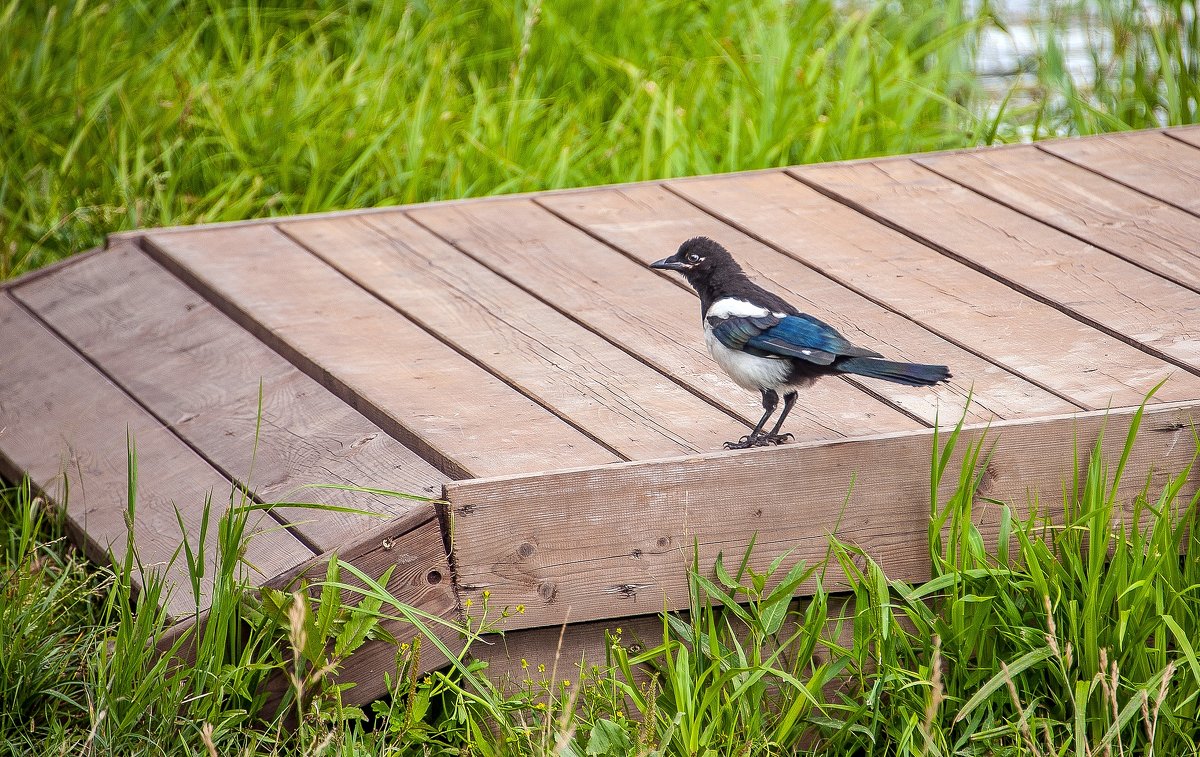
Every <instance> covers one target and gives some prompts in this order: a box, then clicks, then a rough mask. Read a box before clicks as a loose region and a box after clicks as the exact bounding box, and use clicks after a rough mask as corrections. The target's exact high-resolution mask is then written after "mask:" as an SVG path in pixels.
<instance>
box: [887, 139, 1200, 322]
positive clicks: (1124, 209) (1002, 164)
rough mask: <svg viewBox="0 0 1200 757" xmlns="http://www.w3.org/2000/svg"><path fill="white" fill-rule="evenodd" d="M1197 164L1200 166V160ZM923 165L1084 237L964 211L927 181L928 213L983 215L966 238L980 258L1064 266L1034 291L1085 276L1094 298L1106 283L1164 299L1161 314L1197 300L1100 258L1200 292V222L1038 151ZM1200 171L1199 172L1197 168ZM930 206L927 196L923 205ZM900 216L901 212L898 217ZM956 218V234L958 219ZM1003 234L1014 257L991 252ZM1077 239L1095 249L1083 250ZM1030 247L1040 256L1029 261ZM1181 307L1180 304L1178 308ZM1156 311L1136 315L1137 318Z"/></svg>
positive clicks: (1043, 270) (965, 205)
mask: <svg viewBox="0 0 1200 757" xmlns="http://www.w3.org/2000/svg"><path fill="white" fill-rule="evenodd" d="M1196 155H1197V158H1198V159H1200V150H1197V151H1196ZM916 162H917V163H919V164H920V165H923V166H925V167H926V168H929V169H932V170H933V171H935V172H937V173H938V174H940V175H942V176H944V177H946V178H948V179H950V180H952V181H954V182H957V183H959V184H962V185H963V186H966V187H969V188H970V189H972V190H974V191H976V192H978V193H979V194H981V195H984V196H986V197H989V198H991V199H993V200H996V201H997V202H1000V203H1003V204H1005V205H1007V206H1009V207H1011V208H1014V209H1015V210H1018V211H1020V212H1021V213H1024V214H1026V215H1028V216H1029V217H1031V218H1035V219H1037V220H1038V221H1041V222H1042V223H1043V224H1046V225H1048V226H1052V227H1054V228H1055V229H1058V230H1060V231H1064V232H1067V233H1068V234H1072V235H1074V236H1075V237H1078V239H1069V238H1067V237H1065V236H1063V235H1061V234H1054V233H1047V231H1046V230H1045V229H1043V228H1039V226H1037V225H1035V224H1031V223H1029V222H1028V221H1023V220H1020V219H1018V218H1015V217H1013V216H1012V215H1011V214H1009V213H1004V212H1003V211H998V210H995V209H994V208H992V207H991V206H990V205H980V204H978V203H976V204H972V203H969V202H962V201H961V198H959V197H957V196H956V195H957V193H956V192H953V191H948V190H944V188H942V187H940V186H938V185H936V184H929V185H927V184H925V183H924V182H923V181H922V182H921V184H920V186H921V188H922V189H925V188H926V187H928V191H929V192H930V193H932V194H933V195H934V196H935V197H937V198H938V199H937V201H936V202H934V203H931V204H932V205H933V209H936V208H939V207H941V203H943V202H944V203H947V204H952V205H954V206H955V207H957V208H960V209H961V211H962V212H971V211H972V210H976V211H977V212H979V213H980V216H979V217H978V221H977V224H976V227H974V228H966V229H963V230H962V231H961V233H960V234H959V236H966V235H968V234H973V235H975V236H977V237H982V238H981V239H980V242H981V244H980V245H979V247H978V257H980V258H983V257H984V256H987V258H988V259H989V260H995V261H1007V259H1009V258H1013V257H1015V258H1021V256H1022V255H1027V254H1032V252H1038V253H1042V254H1046V253H1047V252H1049V253H1050V254H1053V255H1057V256H1059V260H1060V261H1062V262H1061V263H1060V265H1059V266H1057V267H1055V268H1050V267H1049V266H1046V265H1044V264H1043V265H1041V266H1039V268H1038V270H1037V273H1039V274H1042V276H1041V277H1038V278H1035V279H1034V281H1040V279H1041V278H1043V277H1044V276H1045V275H1046V274H1048V273H1049V274H1052V275H1055V276H1058V275H1061V274H1060V273H1059V272H1060V271H1063V270H1064V269H1065V271H1067V272H1071V271H1075V270H1077V269H1079V274H1078V275H1080V276H1081V277H1082V276H1085V275H1086V276H1087V279H1085V281H1086V284H1087V286H1089V288H1090V291H1096V290H1095V287H1094V285H1093V283H1092V281H1091V278H1092V277H1093V276H1099V277H1101V278H1102V280H1103V281H1104V282H1105V283H1107V284H1108V286H1109V287H1112V286H1114V285H1117V286H1119V287H1120V288H1121V289H1122V290H1125V289H1127V287H1129V288H1132V289H1133V290H1134V291H1144V290H1150V291H1154V292H1156V293H1157V296H1156V297H1155V298H1154V299H1155V300H1159V299H1161V298H1166V299H1165V300H1164V301H1162V303H1161V304H1162V307H1163V308H1172V307H1174V306H1176V305H1177V304H1179V305H1180V306H1182V307H1184V308H1186V307H1188V301H1189V298H1192V299H1194V296H1195V295H1194V294H1192V295H1189V294H1188V293H1186V292H1179V291H1178V289H1177V288H1174V287H1164V286H1163V285H1162V283H1161V282H1159V281H1157V280H1155V279H1154V278H1151V277H1148V276H1147V274H1145V273H1143V272H1142V271H1140V270H1131V269H1130V268H1129V266H1125V265H1122V264H1121V263H1118V262H1115V261H1109V260H1107V259H1106V258H1105V256H1104V255H1101V254H1099V253H1098V251H1097V249H1096V248H1101V249H1103V250H1106V251H1107V252H1109V253H1112V255H1114V256H1117V257H1118V258H1121V259H1122V260H1127V261H1129V262H1130V263H1132V264H1134V265H1135V266H1138V267H1140V268H1142V269H1146V270H1148V271H1153V272H1154V273H1156V274H1158V275H1159V276H1161V277H1163V278H1166V279H1170V280H1173V281H1176V282H1179V283H1180V284H1182V285H1183V286H1185V287H1188V288H1190V289H1193V290H1200V250H1198V249H1197V247H1196V243H1195V240H1196V239H1200V217H1196V216H1194V215H1192V214H1190V213H1188V212H1186V211H1183V210H1180V209H1178V208H1174V207H1171V206H1170V205H1166V204H1164V203H1163V202H1162V201H1160V200H1156V199H1154V198H1152V197H1147V196H1146V195H1144V194H1142V193H1141V192H1138V191H1135V190H1133V189H1130V188H1128V187H1126V186H1123V185H1121V184H1118V183H1117V182H1115V181H1112V180H1111V179H1107V178H1105V177H1103V176H1099V175H1097V174H1095V173H1093V172H1091V171H1089V170H1087V169H1085V168H1080V167H1079V166H1076V165H1074V164H1073V163H1068V162H1066V161H1064V160H1062V159H1060V158H1057V157H1055V156H1053V155H1050V154H1048V153H1045V152H1042V151H1041V150H1038V149H1035V148H1033V147H1030V148H1029V149H1027V150H1006V151H1004V152H1002V153H999V154H996V155H991V154H989V153H986V152H978V153H972V154H970V155H958V156H954V157H947V158H933V159H928V160H926V159H920V158H918V159H917V161H916ZM1197 165H1198V166H1200V160H1197ZM902 171H903V173H902V176H901V177H899V178H900V179H901V180H902V181H905V183H906V184H907V183H909V182H910V181H911V179H905V178H903V177H905V176H909V175H910V174H909V172H908V171H907V169H906V167H902ZM922 178H923V177H922ZM924 196H925V194H924V193H922V194H921V197H924ZM913 199H914V200H918V199H919V198H913ZM933 209H931V210H930V212H933ZM897 212H898V213H899V212H901V211H899V209H898V210H897ZM952 218H955V224H954V225H955V226H957V218H956V217H953V216H952ZM993 223H994V224H995V226H996V230H993V231H991V234H990V235H988V234H983V233H980V232H979V229H978V226H979V225H984V224H986V225H988V227H989V228H991V227H992V224H993ZM1001 232H1003V233H1006V234H1008V235H1010V236H1011V237H1013V238H1012V239H1011V242H1010V247H1011V249H1007V248H1006V249H1002V250H1000V251H996V252H993V249H992V248H993V247H995V246H998V245H989V244H987V243H988V242H989V241H990V237H994V236H995V235H996V234H998V233H1001ZM1079 239H1082V240H1085V241H1086V242H1090V243H1091V244H1092V245H1095V246H1096V247H1095V248H1093V247H1091V246H1089V245H1087V244H1084V243H1081V242H1080V241H1079ZM1033 245H1036V247H1035V248H1034V249H1033V250H1032V251H1031V250H1030V247H1031V246H1033ZM1083 271H1087V272H1088V273H1087V274H1084V273H1083ZM1080 285H1081V286H1082V284H1080ZM1097 294H1100V292H1097ZM1173 300H1174V301H1173ZM1179 300H1182V302H1178V303H1177V302H1175V301H1179ZM1153 306H1154V305H1153V304H1150V305H1142V306H1141V308H1138V307H1137V306H1133V307H1131V308H1130V309H1131V310H1133V311H1135V312H1136V311H1138V310H1144V309H1145V308H1146V307H1153ZM1193 307H1194V306H1193Z"/></svg>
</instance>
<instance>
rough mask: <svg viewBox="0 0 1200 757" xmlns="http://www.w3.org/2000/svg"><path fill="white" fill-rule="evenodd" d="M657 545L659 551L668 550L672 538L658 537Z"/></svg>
mask: <svg viewBox="0 0 1200 757" xmlns="http://www.w3.org/2000/svg"><path fill="white" fill-rule="evenodd" d="M655 543H656V544H658V547H659V549H666V548H667V547H668V546H670V544H671V537H669V536H660V537H658V541H657V542H655Z"/></svg>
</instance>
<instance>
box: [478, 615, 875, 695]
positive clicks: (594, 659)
mask: <svg viewBox="0 0 1200 757" xmlns="http://www.w3.org/2000/svg"><path fill="white" fill-rule="evenodd" d="M810 601H811V600H810V599H809V598H807V597H805V598H802V599H797V600H794V601H793V602H792V605H791V609H790V612H789V614H788V616H787V617H786V618H785V620H784V623H783V625H782V626H781V628H780V630H779V632H778V637H777V638H783V639H786V638H788V637H789V636H790V635H791V634H793V633H795V632H796V631H797V630H799V626H798V624H799V622H800V621H801V620H803V618H804V613H805V612H806V610H807V608H808V605H809V603H810ZM827 611H828V615H827V617H826V623H825V633H824V634H823V636H822V638H823V639H825V640H827V641H828V642H829V643H831V644H837V645H838V646H841V647H846V648H848V647H850V646H852V645H853V643H854V597H853V596H852V595H847V594H834V595H830V596H829V597H828V604H827ZM679 615H680V616H681V617H682V619H683V620H684V621H685V622H686V621H687V619H688V613H687V612H680V613H679ZM733 628H734V629H735V633H739V638H742V639H743V640H744V639H745V638H746V637H747V636H748V634H747V633H745V631H746V630H747V629H746V627H745V626H744V625H742V624H741V623H740V621H737V620H734V621H733ZM610 639H611V640H612V641H613V642H619V643H620V645H621V646H622V647H623V648H624V649H625V651H626V652H627V653H628V654H629V655H630V657H633V656H635V655H638V654H641V653H642V652H644V651H645V650H647V649H652V648H654V647H656V646H658V645H660V644H662V640H663V615H662V613H661V612H660V613H657V614H654V615H638V616H634V617H627V618H611V619H608V620H597V621H592V622H590V623H569V624H567V625H565V626H557V627H556V626H548V627H546V628H526V629H522V630H518V631H509V632H508V633H505V634H495V635H489V636H486V637H484V639H483V641H484V642H486V643H485V644H477V645H476V646H472V647H471V655H472V656H473V657H475V658H477V659H481V660H485V661H486V662H487V663H488V667H487V675H488V678H490V679H491V680H492V681H494V682H496V683H498V684H499V685H500V686H501V688H502V689H503V690H505V691H508V692H510V693H515V692H519V691H528V690H532V691H534V692H540V691H542V690H544V688H545V687H546V686H548V685H550V684H551V683H553V684H555V685H561V682H562V681H563V680H564V679H566V680H570V681H572V682H576V681H583V680H584V677H585V676H587V677H590V678H593V679H595V678H596V677H597V673H598V672H599V673H600V674H603V672H605V671H608V670H609V666H608V651H609V649H608V644H609V640H610ZM774 649H775V647H772V646H768V647H767V654H770V653H771V652H773V651H774ZM813 657H814V659H815V660H816V661H818V662H823V661H827V660H828V659H829V651H828V649H826V648H822V647H821V646H820V645H818V646H817V648H816V649H815V650H814V652H813ZM779 663H780V665H779V666H780V667H781V668H783V669H784V670H791V669H792V666H793V665H794V664H795V660H794V658H792V657H791V656H790V655H788V654H786V653H785V654H783V655H781V656H780V660H779ZM597 669H598V670H597ZM633 672H634V675H635V676H637V680H636V681H635V683H636V684H638V685H640V684H642V683H643V682H646V683H648V682H649V680H650V677H651V674H652V671H651V670H649V669H648V668H647V667H645V666H635V667H634V669H633ZM827 693H828V692H827Z"/></svg>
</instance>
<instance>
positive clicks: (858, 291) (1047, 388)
mask: <svg viewBox="0 0 1200 757" xmlns="http://www.w3.org/2000/svg"><path fill="white" fill-rule="evenodd" d="M781 173H783V174H784V175H785V176H787V177H789V178H791V179H796V177H795V176H792V175H791V174H790V173H788V172H787V171H786V170H785V171H781ZM802 183H803V182H802ZM664 188H665V189H666V190H667V191H669V192H671V193H672V194H675V195H677V196H678V197H679V198H680V199H682V200H683V201H684V202H687V203H690V204H691V205H694V206H695V207H697V208H699V209H700V210H702V211H704V212H705V213H708V214H709V215H711V216H712V217H713V218H716V219H718V220H719V221H721V222H723V223H725V224H726V225H728V226H730V227H732V228H734V229H737V230H738V231H740V232H742V233H743V234H745V235H746V236H748V237H750V238H751V239H754V240H755V241H757V242H760V243H762V244H764V245H766V246H767V247H770V248H771V249H772V250H775V251H776V252H778V253H779V254H781V255H785V256H787V257H789V258H791V259H792V260H795V261H796V262H797V263H800V264H801V265H803V266H805V267H807V268H809V269H811V270H813V271H815V272H816V273H818V274H820V275H821V276H824V277H825V278H827V279H829V280H831V281H833V282H834V283H836V284H840V285H841V286H843V287H845V288H846V289H849V290H850V291H851V292H854V293H855V294H857V295H858V296H860V297H862V298H863V299H865V300H868V301H870V302H873V303H875V304H876V305H878V306H880V307H881V308H883V309H885V310H888V311H890V312H892V313H895V314H896V315H898V316H900V317H901V318H903V319H905V320H906V321H911V322H912V323H914V324H916V325H917V326H919V327H920V328H922V329H925V330H926V331H928V332H929V333H931V334H933V335H934V336H937V337H938V338H940V339H943V340H945V341H946V342H949V343H950V344H952V345H954V346H956V347H958V348H959V349H961V350H964V351H965V352H969V353H971V354H972V355H974V356H976V357H978V358H979V359H981V360H983V361H985V362H987V363H991V364H992V365H994V366H996V367H997V368H999V369H1000V370H1002V371H1006V372H1008V373H1011V374H1012V375H1014V376H1016V377H1017V378H1019V379H1021V380H1022V381H1026V382H1028V383H1030V384H1032V385H1033V386H1036V387H1037V388H1038V389H1041V390H1042V391H1045V392H1048V393H1050V394H1052V395H1054V396H1055V397H1058V398H1059V399H1061V400H1063V401H1064V402H1067V403H1069V404H1071V405H1074V406H1075V407H1077V408H1079V409H1081V410H1096V409H1097V408H1094V407H1092V406H1090V405H1087V404H1085V403H1083V402H1081V401H1079V400H1076V399H1074V398H1072V397H1069V396H1067V395H1066V394H1064V393H1063V392H1060V391H1058V390H1057V389H1054V388H1052V387H1050V386H1047V385H1045V384H1043V383H1042V382H1040V381H1038V380H1036V379H1034V378H1032V377H1030V376H1026V375H1025V374H1024V373H1023V372H1021V371H1019V370H1017V369H1015V368H1012V367H1010V366H1007V365H1004V364H1003V363H1001V362H999V361H998V360H996V359H994V358H992V357H990V356H988V355H986V354H984V353H982V352H980V351H979V350H977V349H975V348H974V347H972V346H971V345H969V344H967V343H965V342H961V341H959V340H958V339H955V338H954V337H952V336H950V335H948V334H944V333H942V332H941V331H940V330H938V329H936V328H934V327H933V326H930V325H929V324H927V323H923V322H921V321H919V320H917V319H916V318H913V317H912V316H910V315H909V314H908V313H905V312H904V311H902V310H899V309H897V308H895V307H893V306H892V305H891V304H889V303H888V302H887V301H886V300H881V299H879V298H878V297H875V296H873V295H871V294H870V293H869V292H866V291H865V290H863V289H860V288H859V287H856V286H854V284H853V283H851V282H850V281H847V280H844V279H843V278H841V277H839V276H835V275H833V274H831V273H829V272H827V271H823V270H821V269H820V268H817V267H815V266H813V265H810V264H809V263H808V262H807V261H805V260H803V259H801V258H799V257H797V256H795V255H793V254H791V253H790V252H788V251H787V250H785V249H784V248H782V247H780V246H779V245H777V244H775V243H774V242H772V241H771V240H769V239H767V238H766V237H763V236H762V235H760V234H758V233H757V232H755V231H754V230H753V229H751V228H749V227H748V226H744V225H742V224H739V223H737V222H736V221H734V220H732V219H730V218H727V217H726V216H724V215H723V214H721V213H720V212H718V211H715V210H712V209H710V208H708V207H707V206H705V205H704V204H702V203H699V202H696V201H693V200H692V199H691V198H690V197H688V196H687V195H684V194H683V193H681V192H677V191H676V190H675V189H674V187H671V186H670V185H669V184H668V185H664ZM822 194H824V193H822ZM831 199H835V200H836V198H831ZM851 210H855V211H856V212H860V213H861V211H858V209H857V208H854V207H851Z"/></svg>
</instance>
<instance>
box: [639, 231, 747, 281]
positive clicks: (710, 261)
mask: <svg viewBox="0 0 1200 757" xmlns="http://www.w3.org/2000/svg"><path fill="white" fill-rule="evenodd" d="M650 267H651V268H658V269H660V270H663V271H679V272H680V273H682V274H683V275H684V276H686V277H687V278H688V281H691V282H693V283H695V282H696V281H698V280H704V279H707V278H709V277H711V276H713V275H714V274H716V273H718V272H722V273H724V272H739V273H740V272H741V270H742V268H741V266H739V265H738V264H737V261H736V260H734V259H733V256H732V255H730V254H729V250H726V249H725V248H724V247H722V246H721V245H719V244H717V243H716V242H714V241H713V240H711V239H709V238H708V237H692V238H691V239H689V240H687V241H686V242H684V243H683V244H681V245H679V250H678V251H677V252H676V253H675V254H674V255H672V256H671V257H669V258H663V259H662V260H656V261H654V262H653V263H651V264H650Z"/></svg>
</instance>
